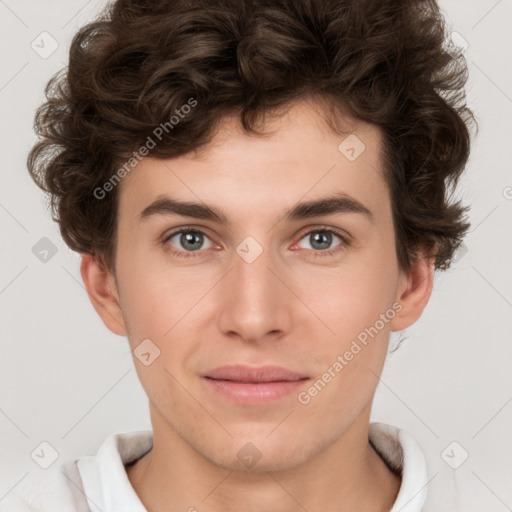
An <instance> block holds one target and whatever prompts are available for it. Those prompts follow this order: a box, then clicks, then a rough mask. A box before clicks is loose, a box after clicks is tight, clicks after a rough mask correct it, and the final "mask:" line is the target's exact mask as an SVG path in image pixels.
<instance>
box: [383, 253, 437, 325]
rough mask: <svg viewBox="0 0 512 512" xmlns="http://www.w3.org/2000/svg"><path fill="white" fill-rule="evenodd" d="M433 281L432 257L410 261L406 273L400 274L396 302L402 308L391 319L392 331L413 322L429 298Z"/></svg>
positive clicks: (418, 316)
mask: <svg viewBox="0 0 512 512" xmlns="http://www.w3.org/2000/svg"><path fill="white" fill-rule="evenodd" d="M433 282H434V258H432V257H426V256H424V257H419V258H418V259H417V260H416V261H413V262H411V270H410V272H409V274H408V275H405V274H402V275H401V281H400V286H399V288H398V294H397V297H396V300H397V302H399V303H400V304H401V306H402V309H401V310H400V311H399V312H398V313H397V314H396V315H395V317H394V318H393V320H392V321H391V330H392V331H401V330H403V329H406V328H407V327H409V326H411V325H412V324H414V323H415V322H416V321H417V320H418V319H419V318H420V316H421V314H422V313H423V310H424V309H425V307H426V306H427V304H428V301H429V300H430V296H431V294H432V286H433Z"/></svg>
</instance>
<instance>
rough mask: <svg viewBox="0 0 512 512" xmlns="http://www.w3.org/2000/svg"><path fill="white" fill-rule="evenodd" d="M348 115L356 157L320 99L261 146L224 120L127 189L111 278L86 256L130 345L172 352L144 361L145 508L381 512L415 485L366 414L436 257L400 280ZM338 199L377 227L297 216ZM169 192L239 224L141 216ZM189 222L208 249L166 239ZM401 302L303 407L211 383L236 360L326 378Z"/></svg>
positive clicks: (378, 192) (98, 302) (369, 139)
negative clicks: (248, 457) (218, 389)
mask: <svg viewBox="0 0 512 512" xmlns="http://www.w3.org/2000/svg"><path fill="white" fill-rule="evenodd" d="M344 122H345V125H346V127H347V131H351V132H352V133H355V134H356V135H357V137H359V138H360V139H361V140H362V141H363V142H364V144H365V145H366V149H365V151H364V152H363V153H362V154H361V155H360V156H359V157H358V158H357V159H356V160H355V161H353V162H351V161H349V160H348V159H347V158H346V157H345V156H344V155H343V154H342V153H341V152H340V151H339V150H338V145H339V144H340V142H341V141H342V140H343V139H344V138H345V137H346V134H344V135H339V134H335V133H333V132H332V131H331V130H330V129H329V128H328V127H327V126H326V124H325V123H324V122H323V119H322V117H321V116H320V114H319V109H318V106H316V105H315V104H314V103H313V102H310V101H307V100H301V101H298V102H296V103H295V104H293V105H292V108H290V109H289V110H288V112H287V113H285V114H283V115H282V116H280V117H274V118H271V117H268V118H266V120H265V130H266V131H267V133H268V135H267V136H265V137H257V136H248V135H246V134H244V133H242V131H241V130H240V129H239V125H238V122H237V120H236V118H233V117H226V118H224V119H223V121H222V123H221V124H220V127H219V130H218V132H216V134H215V137H214V138H213V140H212V142H211V143H209V144H208V145H207V146H203V147H202V148H200V149H198V150H197V151H195V152H191V153H189V154H186V155H183V156H180V157H177V158H171V159H167V160H158V159H154V158H151V156H148V157H146V158H144V159H143V160H142V161H141V162H140V163H139V164H138V165H137V167H136V168H135V169H134V170H133V171H132V172H131V173H130V174H129V175H127V176H126V177H125V178H124V179H123V181H122V183H121V184H120V187H121V189H120V190H119V191H118V192H119V193H120V203H119V209H118V216H119V217H118V221H119V223H118V243H117V247H116V269H115V275H114V273H113V272H110V271H108V270H107V269H105V268H104V267H103V266H102V265H101V263H100V262H99V260H98V259H97V258H96V257H94V256H91V255H87V254H84V255H83V257H82V263H81V274H82V278H83V281H84V284H85V286H86V288H87V291H88V293H89V296H90V299H91V301H92V304H93V305H94V307H95V309H96V311H97V312H98V314H99V315H100V316H101V318H102V320H103V321H104V323H105V325H106V326H107V327H108V328H109V329H110V330H111V331H113V332H114V333H116V334H118V335H120V336H127V337H128V340H129V343H130V347H131V349H132V351H133V350H135V348H136V347H137V346H138V345H139V343H141V341H142V340H144V339H146V338H149V339H151V340H152V342H153V343H154V344H155V345H156V346H157V347H158V348H159V350H160V356H159V357H158V358H156V359H155V360H154V362H153V363H152V364H150V365H149V366H145V365H144V364H142V363H141V362H140V361H139V360H138V358H136V357H134V364H135V367H136V369H137V372H138V376H139V378H140V381H141V384H142V386H143V387H144V389H145V391H146V393H147V395H148V398H149V404H150V416H151V422H152V427H153V435H154V444H153V449H152V450H151V451H150V452H149V453H148V454H147V455H146V456H144V457H142V458H141V459H139V461H138V462H136V463H135V464H133V465H131V466H128V467H127V474H128V478H129V479H130V482H131V484H132V486H133V487H134V489H135V491H136V492H137V494H138V495H139V497H140V499H141V501H142V502H143V504H144V505H145V506H146V508H147V509H148V510H149V511H152V512H160V511H164V510H165V511H169V510H172V511H174V510H176V511H178V510H189V509H191V507H195V509H197V510H199V511H235V510H248V511H256V510H258V511H261V510H265V511H266V512H274V511H275V512H277V511H280V512H283V511H290V512H291V511H296V510H303V509H306V510H308V511H310V512H311V511H320V510H333V511H334V510H336V511H353V510H365V511H368V512H378V511H389V509H390V508H391V506H392V504H393V503H394V501H395V498H396V495H397V493H398V490H399V486H400V482H401V479H400V477H399V476H397V475H395V474H394V473H392V472H391V471H390V470H389V469H388V468H387V466H386V465H385V463H384V462H383V461H382V459H381V458H380V457H379V455H378V454H377V453H376V452H375V451H374V449H373V448H372V447H371V445H370V444H369V442H368V426H369V421H370V411H371V405H372V400H373V397H374V394H375V390H376V387H377V384H378V382H379V381H378V376H380V374H381V372H382V368H383V364H384V361H385V357H386V353H387V350H388V343H389V336H390V332H391V331H398V330H402V329H405V328H407V327H409V326H410V325H412V324H413V323H414V322H415V321H416V320H417V319H418V318H419V317H420V316H421V313H422V311H423V309H424V308H425V306H426V304H427V302H428V300H429V298H430V295H431V291H432V275H433V261H432V259H427V258H420V259H418V261H416V262H414V263H413V264H412V267H411V271H410V272H409V273H407V274H406V273H404V272H402V271H400V270H399V267H398V262H397V257H396V248H395V242H394V228H393V221H392V216H391V202H390V196H389V191H388V188H387V185H386V183H385V181H384V179H383V176H382V163H381V158H380V150H381V137H380V132H379V131H378V129H377V128H376V127H374V126H372V125H369V124H366V123H363V122H360V121H355V120H353V119H350V118H349V117H346V118H345V119H344ZM329 170H330V171H329ZM328 171H329V172H328ZM334 191H338V192H343V193H346V194H348V195H350V196H351V197H353V198H356V199H357V200H358V201H360V202H361V203H363V204H364V205H365V206H366V207H367V208H368V209H369V210H370V211H371V212H372V214H373V222H372V221H370V220H368V218H366V216H364V215H362V214H360V213H346V212H345V213H335V214H329V215H324V216H321V217H317V218H314V219H304V220H299V221H294V222H289V221H285V220H283V217H284V214H285V213H286V212H287V211H288V210H290V209H291V208H292V207H293V206H295V205H296V204H297V203H298V202H303V201H306V200H312V199H319V198H323V197H326V196H329V195H331V194H332V193H333V192H334ZM162 194H165V195H170V196H173V197H175V198H178V199H180V200H183V201H191V202H200V203H206V204H208V205H211V206H214V207H216V208H218V209H219V210H221V211H222V212H223V213H224V214H225V215H226V217H227V218H228V220H229V225H228V226H223V225H222V224H219V223H218V222H214V221H210V220H203V219H194V218H189V217H183V216H175V215H174V216H173V215H167V216H165V215H157V216H154V217H150V218H147V219H145V220H144V221H140V220H139V215H140V212H141V211H142V210H143V209H144V208H145V207H146V206H148V205H149V204H150V203H151V202H152V201H154V200H155V199H156V198H157V197H158V196H159V195H162ZM186 226H193V227H194V228H197V229H200V230H201V231H203V232H205V234H206V235H207V236H206V237H204V238H201V235H199V237H200V240H199V243H200V242H201V240H203V245H202V246H201V247H202V248H201V249H200V250H199V251H192V250H190V249H188V250H187V247H188V246H183V244H180V236H179V234H178V236H175V237H173V238H172V239H171V240H168V241H167V242H165V241H164V238H165V236H164V235H166V236H169V235H170V234H171V232H172V231H176V230H177V229H178V228H182V227H186ZM321 228H324V229H325V228H334V229H339V230H341V231H342V232H343V233H348V234H349V235H350V237H351V239H352V241H351V243H350V244H349V245H346V244H345V243H344V242H343V241H342V240H341V239H340V238H337V236H335V235H333V237H332V242H331V244H330V246H328V249H335V248H338V249H340V248H341V250H339V251H338V252H335V253H334V254H332V255H328V256H325V255H324V256H320V257H315V254H318V253H320V252H322V251H321V250H320V249H316V248H315V247H318V245H314V244H315V241H314V239H313V240H312V236H311V232H312V231H314V230H315V229H321ZM247 236H252V237H253V238H254V239H255V240H256V241H257V242H258V243H259V244H260V246H261V247H262V248H263V252H262V253H261V254H260V255H259V257H258V258H256V260H255V261H254V262H252V263H247V262H246V261H245V260H244V259H242V258H241V257H240V256H239V255H238V254H237V252H236V249H237V247H238V246H239V244H240V243H241V242H242V241H243V240H244V239H245V238H246V237H247ZM166 248H167V249H170V250H172V249H174V250H175V251H177V252H179V253H180V254H184V253H185V254H190V253H192V254H193V257H189V258H183V257H179V256H177V255H173V254H172V253H171V252H170V251H169V250H166ZM393 303H398V304H400V305H401V310H400V312H398V313H396V314H395V316H394V318H393V319H392V320H391V321H389V322H388V323H387V324H385V326H384V328H382V329H381V330H380V331H379V333H378V335H376V336H375V337H374V338H373V339H370V341H369V343H368V344H367V346H365V347H364V348H363V349H362V350H361V351H360V352H359V353H358V354H357V356H355V357H354V358H353V359H352V360H351V361H350V362H349V363H348V364H347V365H346V366H345V367H344V368H343V370H342V371H341V372H339V373H338V374H337V375H336V377H335V378H333V379H332V380H331V382H329V383H328V385H326V386H325V388H324V389H323V390H322V391H321V392H320V393H318V394H317V396H315V397H313V398H311V401H310V402H309V403H308V404H306V405H304V404H301V403H299V401H298V399H297V393H292V394H291V395H288V396H286V397H284V398H281V399H279V400H277V401H275V402H272V403H270V404H265V405H257V406H255V405H247V404H243V405H240V404H235V403H233V402H231V401H229V400H228V399H226V398H224V397H222V396H219V395H218V394H216V393H214V392H213V391H212V390H211V389H210V388H209V387H208V386H207V385H206V384H205V382H204V380H203V379H202V378H201V376H200V375H201V374H202V373H204V372H205V371H208V370H212V369H214V368H217V367H219V366H222V365H224V364H231V363H239V362H240V363H246V364H251V365H264V364H277V365H280V366H284V367H286V368H289V369H291V370H294V371H298V372H301V373H304V374H306V375H308V376H311V377H312V380H313V381H315V380H316V379H317V378H318V377H320V376H321V375H322V374H323V373H324V372H326V371H327V369H328V368H329V367H332V365H333V363H334V362H335V361H336V359H337V357H338V355H340V354H344V353H345V351H346V350H348V349H349V347H350V345H351V343H352V341H353V340H354V339H356V337H357V335H358V334H359V333H360V332H361V331H363V330H364V329H365V327H369V326H372V325H374V324H375V322H376V320H378V319H379V315H380V314H382V313H385V312H386V311H387V310H390V309H392V305H393ZM310 386H311V382H309V383H305V384H304V386H303V387H302V388H301V390H307V389H308V388H309V387H310ZM249 441H250V442H252V443H253V444H254V445H255V446H256V447H257V448H258V450H259V451H260V452H261V454H262V457H261V459H260V460H259V461H258V462H257V464H256V465H255V466H254V467H252V468H250V469H249V468H247V467H244V465H243V464H242V463H241V461H240V460H239V459H238V457H237V452H238V450H240V448H242V447H243V446H244V445H245V444H246V442H249ZM169 504H172V505H169ZM170 506H171V507H172V508H170ZM302 507H303V508H302ZM191 510H193V509H191Z"/></svg>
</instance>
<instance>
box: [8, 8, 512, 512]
mask: <svg viewBox="0 0 512 512" xmlns="http://www.w3.org/2000/svg"><path fill="white" fill-rule="evenodd" d="M104 4H105V2H104V0H102V1H96V2H94V1H89V2H84V1H83V0H68V1H65V2H64V1H62V0H61V1H57V0H52V1H48V0H47V1H36V0H21V1H20V0H18V1H16V0H6V1H1V0H0V19H1V21H0V37H1V51H2V66H1V70H0V108H1V111H0V118H1V120H2V123H1V144H2V147H1V160H2V165H1V167H0V173H1V179H2V182H1V185H2V186H1V188H0V225H1V233H2V237H1V239H0V244H1V255H2V260H1V266H0V308H1V309H0V311H1V319H0V321H1V326H0V332H1V335H2V338H1V350H2V355H1V358H0V378H1V390H2V394H1V398H0V439H2V441H3V442H2V446H1V452H0V463H1V465H2V468H3V469H4V470H3V471H2V473H1V474H2V480H1V482H0V498H1V497H3V496H4V495H5V494H6V493H8V492H9V491H10V490H11V489H12V488H13V487H15V486H16V485H17V484H18V483H19V482H20V481H21V480H22V479H23V478H24V477H25V475H26V474H27V473H28V472H38V471H44V469H41V468H40V467H39V465H38V464H36V462H35V459H37V458H36V457H34V459H33V458H31V454H32V453H34V451H35V452H36V453H39V452H40V451H41V442H43V441H46V442H48V443H49V444H50V445H51V446H52V447H53V449H55V450H56V452H58V459H57V461H56V462H55V464H59V463H62V462H65V461H67V460H69V459H71V458H72V457H75V456H80V455H92V454H94V453H95V452H96V450H97V448H98V447H99V445H100V444H101V443H102V442H103V441H104V439H105V438H106V437H107V436H108V435H110V434H112V433H114V432H123V431H129V430H139V429H148V428H150V422H149V416H148V404H147V399H146V396H145V394H144V392H143V390H142V388H141V386H140V384H139V382H138V380H137V376H136V373H135V369H134V366H133V363H132V359H131V355H130V351H129V347H128V342H127V340H126V339H125V338H122V337H119V336H116V335H114V334H112V333H110V331H108V330H107V329H106V327H105V326H104V325H103V323H102V322H101V320H100V318H99V317H98V316H97V314H96V312H95V311H94V310H93V308H92V306H91V304H90V302H89V299H88V297H87V294H86V292H85V289H84V287H83V283H82V281H81V277H80V273H79V261H80V259H79V257H78V255H76V254H74V253H73V252H71V251H70V250H69V249H68V248H67V247H66V246H65V244H64V243H63V242H62V240H61V238H60V235H59V232H58V228H57V225H56V224H54V223H53V221H52V220H51V218H50V214H49V212H48V210H47V205H46V200H45V198H44V195H43V194H42V192H40V191H39V189H38V188H37V187H36V186H35V185H34V184H33V182H32V181H31V179H30V177H29V175H28V172H27V171H26V168H25V159H26V155H27V151H28V149H29V148H30V146H31V145H32V143H33V142H34V141H35V136H34V134H33V132H32V122H33V115H34V111H35V109H36V107H37V106H38V105H39V104H40V103H41V102H42V101H43V89H44V86H45V84H46V82H47V81H48V79H49V78H50V76H51V75H52V74H53V73H54V72H56V71H57V70H58V69H60V68H61V67H63V66H64V65H65V61H66V56H67V51H68V48H69V43H70V40H71V37H72V35H73V34H74V32H75V31H76V29H77V28H78V27H79V26H81V25H82V24H83V23H85V22H86V21H88V20H89V19H91V17H93V16H94V15H95V13H97V12H98V10H99V9H100V8H101V7H102V6H103V5H104ZM440 4H441V7H442V8H443V10H444V12H445V14H446V16H447V19H448V22H449V25H450V27H451V30H453V31H455V32H457V33H458V34H460V35H461V36H462V37H463V39H464V40H465V41H467V44H468V47H467V49H466V58H467V61H468V63H469V70H470V81H469V83H468V86H467V94H468V102H469V105H470V107H471V108H472V109H473V110H474V111H475V113H476V117H477V120H478V122H479V128H480V131H479V134H478V135H477V137H476V138H475V139H474V142H473V147H472V156H471V159H470V162H469V165H468V167H467V171H466V175H465V177H464V179H463V181H462V183H461V186H460V187H459V192H458V196H459V197H461V198H462V199H463V200H464V201H465V202H466V203H468V204H470V205H472V210H471V214H470V220H471V223H472V228H471V232H470V233H469V235H468V237H467V238H466V240H465V249H467V252H465V249H463V250H462V251H459V253H458V258H459V259H458V261H457V263H456V264H455V266H454V267H453V269H452V270H450V271H448V272H446V273H445V274H438V275H437V276H436V280H435V287H434V292H433V295H432V298H431V300H430V303H429V305H428V306H427V308H426V310H425V312H424V314H423V316H422V318H421V319H420V320H419V321H418V322H417V323H416V324H415V325H414V326H412V327H411V328H409V329H408V330H407V331H406V334H407V336H408V339H407V340H406V341H405V342H404V343H403V344H402V345H401V347H400V348H399V350H398V351H397V352H395V353H394V354H391V355H390V356H389V358H388V361H387V363H386V367H385V370H384V373H383V375H382V378H381V382H380V384H379V387H378V390H377V394H376V398H375V403H374V409H373V413H372V421H383V422H385V423H390V424H392V425H396V426H399V427H401V428H403V429H405V430H407V431H409V432H410V433H411V434H413V436H414V437H415V438H416V439H417V441H418V442H419V443H420V445H421V447H422V448H423V450H424V452H425V453H426V456H427V460H428V465H429V478H431V479H432V480H431V484H430V488H431V494H432V495H434V494H436V493H442V492H443V489H444V488H445V486H446V485H448V484H449V483H450V482H451V481H453V480H455V482H456V485H457V487H458V489H459V494H460V497H459V506H460V509H461V510H465V511H481V510H486V511H497V512H498V511H505V510H512V486H511V485H510V482H511V481H512V437H511V436H510V432H512V429H511V426H512V403H511V402H512V372H511V371H510V367H511V362H512V344H511V343H510V341H511V332H512V328H511V327H512V326H511V324H512V271H511V270H510V268H511V265H510V262H511V261H512V258H511V256H512V236H511V219H512V172H511V170H510V162H511V160H512V158H511V157H512V155H511V147H512V144H511V141H512V137H511V128H510V125H511V120H512V116H511V113H512V73H511V67H510V58H511V53H512V51H511V50H512V30H511V28H510V27H511V20H512V1H510V0H500V1H497V2H496V1H489V2H487V1H478V2H477V1H472V2H468V1H467V0H466V1H464V0H441V1H440ZM44 31H46V32H48V33H49V34H50V35H51V38H53V39H54V40H55V41H56V42H57V43H58V48H57V49H56V50H55V51H54V53H52V54H51V55H50V56H46V55H43V56H44V57H47V58H42V56H41V55H40V54H41V53H42V52H44V51H46V52H49V51H50V50H51V49H52V46H51V45H52V44H55V43H52V40H51V39H50V38H49V37H48V36H44V35H43V36H41V35H40V34H41V33H42V32H44ZM459 40H460V39H459ZM33 42H34V43H33ZM31 45H33V46H34V47H35V48H37V51H38V52H39V53H37V52H36V51H35V49H34V48H33V47H32V46H31ZM36 45H37V46H36ZM507 62H508V63H509V64H507ZM44 237H46V238H48V239H49V240H50V241H51V243H52V244H53V245H54V246H55V250H56V251H57V252H56V253H55V254H54V255H53V256H52V253H51V252H50V253H48V255H47V258H46V261H41V257H42V255H41V253H40V252H38V248H39V247H40V246H39V245H36V244H48V241H43V242H41V239H42V238H44ZM34 246H35V247H36V249H33V248H34ZM43 259H44V258H43ZM396 339H397V336H395V337H394V338H392V343H393V341H396ZM454 441H455V442H456V444H452V443H453V442H454ZM45 446H46V445H43V448H45ZM46 448H47V449H46V450H45V453H47V454H48V453H50V454H51V449H50V448H48V447H46ZM466 452H467V453H468V458H467V460H465V461H464V462H462V461H463V459H464V457H465V454H466ZM461 462H462V463H461ZM5 468H8V471H6V470H5ZM451 507H452V505H451ZM447 510H449V508H447ZM451 510H455V508H451Z"/></svg>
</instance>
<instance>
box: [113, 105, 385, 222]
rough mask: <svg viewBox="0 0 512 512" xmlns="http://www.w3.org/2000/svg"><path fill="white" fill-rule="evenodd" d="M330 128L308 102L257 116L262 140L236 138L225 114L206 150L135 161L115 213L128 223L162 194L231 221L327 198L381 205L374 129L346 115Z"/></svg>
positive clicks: (236, 129)
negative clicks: (208, 207)
mask: <svg viewBox="0 0 512 512" xmlns="http://www.w3.org/2000/svg"><path fill="white" fill-rule="evenodd" d="M338 122H339V125H340V126H341V127H342V128H343V130H345V131H344V133H334V132H333V131H332V130H331V129H330V128H329V127H328V126H327V124H326V122H325V121H324V118H323V117H322V115H321V113H320V111H319V108H317V107H316V106H315V105H314V104H311V103H309V102H299V103H296V104H294V105H293V106H291V107H289V108H288V109H287V110H286V111H282V112H278V115H275V116H274V117H272V116H267V117H265V119H264V124H262V127H263V129H264V131H265V135H263V136H259V135H252V134H251V135H249V134H246V133H244V132H243V131H242V130H241V128H240V123H239V118H238V117H235V116H226V117H225V118H223V119H222V121H221V122H220V123H219V126H218V129H217V131H216V133H215V135H214V136H213V138H212V139H211V141H210V142H209V143H208V144H207V145H204V146H202V147H200V148H198V149H197V150H195V151H193V152H190V153H187V154H185V155H181V156H179V157H175V158H170V159H156V158H152V157H151V155H149V156H146V157H145V158H143V159H142V160H141V161H140V162H139V163H138V164H137V166H136V167H135V168H134V169H133V171H132V172H130V173H129V174H128V175H127V176H125V177H124V178H123V180H122V182H121V184H120V186H121V190H120V203H119V212H120V214H121V216H123V217H129V218H130V219H131V220H133V221H134V222H135V221H137V216H138V215H139V214H140V213H141V212H142V210H143V209H144V208H145V207H147V205H148V204H150V203H151V202H152V201H154V200H155V199H156V198H157V197H159V196H162V195H165V194H170V195H172V196H173V197H177V198H179V199H181V200H183V201H193V202H205V203H208V204H212V205H216V206H218V207H220V208H221V209H222V211H224V212H226V215H227V216H229V215H232V216H235V217H238V218H241V217H240V214H241V213H242V212H245V213H247V212H249V213H250V214H253V215H254V214H257V215H259V216H260V217H262V216H265V215H266V214H268V215H270V214H271V213H276V212H277V211H278V210H279V211H280V212H283V210H282V208H281V207H283V206H290V207H291V206H293V205H294V204H296V203H297V202H299V201H300V200H301V199H314V198H315V197H323V196H325V195H326V194H327V193H332V192H341V193H346V194H348V195H350V196H352V197H356V198H357V199H358V200H359V201H360V202H363V203H368V204H373V205H374V206H375V207H376V208H377V209H378V208H381V207H384V206H385V203H386V202H387V201H388V199H389V198H388V191H387V186H386V184H385V181H384V178H383V172H382V162H381V157H380V153H381V136H380V132H379V130H378V128H377V127H375V126H372V125H370V124H367V123H363V122H361V121H357V120H354V119H351V118H349V117H346V118H343V119H340V118H338ZM259 128H260V129H261V127H259ZM249 213H248V214H249Z"/></svg>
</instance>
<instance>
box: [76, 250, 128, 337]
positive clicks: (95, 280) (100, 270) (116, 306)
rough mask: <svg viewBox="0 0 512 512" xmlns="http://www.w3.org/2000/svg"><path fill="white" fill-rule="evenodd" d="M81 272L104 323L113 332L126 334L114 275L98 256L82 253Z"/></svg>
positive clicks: (94, 305)
mask: <svg viewBox="0 0 512 512" xmlns="http://www.w3.org/2000/svg"><path fill="white" fill-rule="evenodd" d="M80 273H81V275H82V280H83V282H84V285H85V288H86V290H87V293H88V295H89V299H90V300H91V303H92V305H93V307H94V309H95V310H96V312H97V313H98V315H100V317H101V319H102V320H103V323H104V324H105V325H106V326H107V328H108V329H110V330H111V331H112V332H113V333H115V334H119V336H126V327H125V323H124V318H123V312H122V310H121V305H120V301H119V293H118V290H117V287H116V282H115V279H114V276H113V275H112V273H111V272H109V271H108V270H107V269H106V268H105V267H104V266H103V264H102V263H101V262H100V261H99V260H98V257H97V256H95V255H91V254H82V261H81V264H80Z"/></svg>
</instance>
